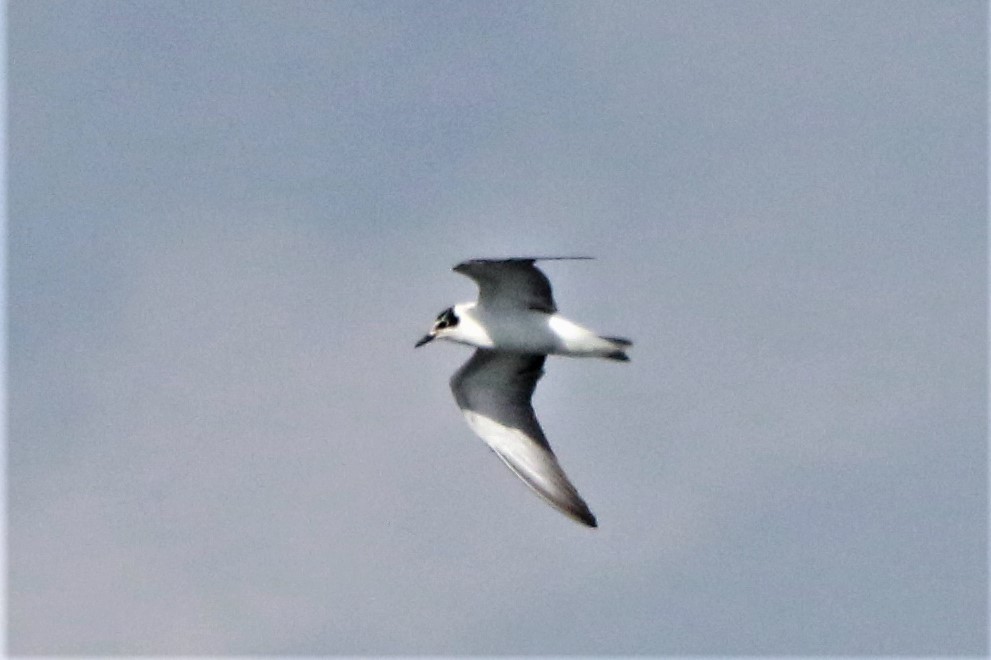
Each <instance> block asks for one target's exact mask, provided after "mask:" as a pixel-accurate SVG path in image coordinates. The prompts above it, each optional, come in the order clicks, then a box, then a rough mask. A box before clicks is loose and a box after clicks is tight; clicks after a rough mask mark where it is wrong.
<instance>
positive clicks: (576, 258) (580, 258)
mask: <svg viewBox="0 0 991 660" xmlns="http://www.w3.org/2000/svg"><path fill="white" fill-rule="evenodd" d="M594 259H595V257H591V256H588V255H581V256H569V257H502V258H492V257H477V258H474V259H465V260H464V261H461V262H460V263H457V264H455V265H454V266H453V267H452V268H451V270H453V271H455V272H457V270H458V269H459V268H462V267H464V266H467V265H469V264H476V263H491V262H498V261H519V262H530V263H533V262H534V261H587V260H594Z"/></svg>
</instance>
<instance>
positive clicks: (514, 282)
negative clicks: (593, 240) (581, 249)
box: [454, 257, 589, 314]
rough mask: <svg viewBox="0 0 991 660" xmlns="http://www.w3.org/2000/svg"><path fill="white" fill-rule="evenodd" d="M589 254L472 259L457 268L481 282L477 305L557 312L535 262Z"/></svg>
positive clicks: (548, 284)
mask: <svg viewBox="0 0 991 660" xmlns="http://www.w3.org/2000/svg"><path fill="white" fill-rule="evenodd" d="M588 258H589V257H525V258H519V259H472V260H470V261H464V262H462V263H460V264H458V265H457V266H455V267H454V272H456V273H461V274H462V275H467V276H468V277H470V278H471V279H473V280H475V282H476V283H477V284H478V304H479V305H480V306H482V307H489V308H500V307H501V308H507V307H509V308H523V309H534V310H539V311H542V312H547V313H549V314H553V313H554V312H556V311H557V306H556V305H555V304H554V296H553V294H552V293H551V283H550V282H549V281H548V280H547V276H546V275H544V274H543V273H542V272H540V270H539V269H538V268H537V267H536V266H534V265H533V262H535V261H538V260H549V259H588Z"/></svg>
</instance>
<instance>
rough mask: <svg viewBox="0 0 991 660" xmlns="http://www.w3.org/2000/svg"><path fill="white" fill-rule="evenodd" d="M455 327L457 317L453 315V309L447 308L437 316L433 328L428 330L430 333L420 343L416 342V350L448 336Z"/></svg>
mask: <svg viewBox="0 0 991 660" xmlns="http://www.w3.org/2000/svg"><path fill="white" fill-rule="evenodd" d="M456 327H458V315H457V314H455V313H454V308H453V307H448V308H447V309H445V310H444V311H443V312H441V313H440V314H438V315H437V320H436V321H434V324H433V327H431V328H430V332H428V333H427V334H425V335H423V337H422V338H421V339H420V341H418V342H416V348H419V347H420V346H423V345H424V344H426V343H428V342H430V341H433V340H434V339H437V338H438V337H440V338H444V336H445V335H448V334H450V333H451V331H452V330H454V328H456Z"/></svg>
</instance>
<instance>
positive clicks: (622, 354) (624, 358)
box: [602, 337, 633, 362]
mask: <svg viewBox="0 0 991 660" xmlns="http://www.w3.org/2000/svg"><path fill="white" fill-rule="evenodd" d="M602 339H605V340H606V341H607V342H609V343H611V344H613V345H614V346H615V347H616V350H615V351H613V352H612V353H608V354H606V356H605V357H607V358H609V359H610V360H618V361H620V362H629V361H630V356H629V355H627V354H626V349H628V348H629V347H630V346H633V342H632V341H630V340H629V339H625V338H623V337H602Z"/></svg>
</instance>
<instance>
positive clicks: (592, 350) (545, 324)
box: [445, 302, 625, 360]
mask: <svg viewBox="0 0 991 660" xmlns="http://www.w3.org/2000/svg"><path fill="white" fill-rule="evenodd" d="M453 309H454V313H455V314H456V315H457V317H458V319H459V323H458V332H453V333H451V334H450V335H449V336H447V337H445V339H448V340H449V341H454V342H458V343H461V344H467V345H468V346H474V347H475V348H493V349H498V350H500V351H509V352H512V353H531V354H537V355H567V356H571V357H607V358H612V359H619V360H622V359H624V357H622V356H621V354H622V351H623V348H625V346H624V344H623V341H624V340H618V341H617V340H616V339H615V338H611V339H609V338H605V337H600V336H599V335H597V334H595V333H594V332H592V331H591V330H588V329H586V328H583V327H582V326H580V325H578V324H577V323H575V322H573V321H569V320H568V319H566V318H564V317H563V316H561V315H560V314H558V313H556V312H554V313H548V312H544V311H540V310H532V309H518V308H509V309H496V310H492V309H489V308H487V307H483V306H480V305H479V304H478V303H473V302H468V303H459V304H457V305H455V306H454V307H453Z"/></svg>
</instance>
